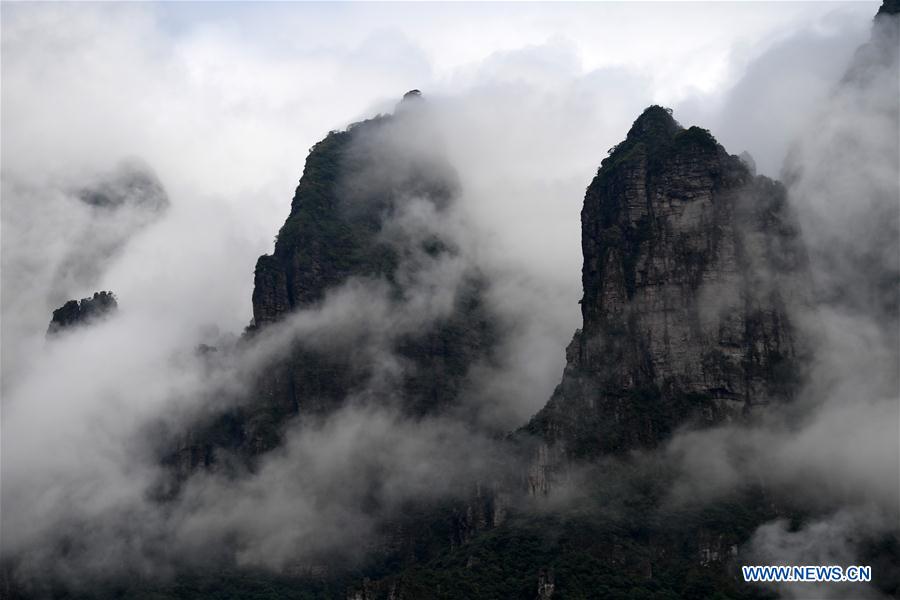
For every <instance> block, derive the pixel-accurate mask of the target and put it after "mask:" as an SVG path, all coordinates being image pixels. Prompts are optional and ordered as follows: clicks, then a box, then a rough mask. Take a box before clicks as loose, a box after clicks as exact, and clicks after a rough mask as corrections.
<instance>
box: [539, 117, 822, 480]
mask: <svg viewBox="0 0 900 600" xmlns="http://www.w3.org/2000/svg"><path fill="white" fill-rule="evenodd" d="M581 219H582V250H583V254H584V266H583V269H582V281H583V286H584V297H583V299H582V301H581V309H582V316H583V323H584V324H583V327H582V329H580V330H579V331H577V332H576V333H575V336H574V338H573V340H572V342H571V344H570V345H569V347H568V349H567V351H566V368H565V373H564V375H563V380H562V383H561V384H560V385H559V387H558V388H557V389H556V391H555V392H554V394H553V397H552V398H551V400H550V401H549V403H548V404H547V406H546V407H545V408H544V409H543V410H542V411H541V412H540V413H539V414H538V415H537V416H536V417H535V418H534V419H533V420H532V422H531V423H530V424H529V425H528V427H527V429H528V430H530V431H532V432H534V433H539V434H540V435H541V436H542V437H543V438H544V439H545V440H547V441H548V442H549V443H550V444H551V445H552V444H556V443H559V445H558V447H557V448H554V449H544V450H543V452H544V453H547V452H550V453H551V454H553V453H557V454H558V453H565V454H568V455H570V456H573V457H577V456H583V455H589V454H597V453H604V452H617V451H625V450H628V449H631V448H635V447H640V446H652V445H654V444H656V443H657V442H659V441H660V440H661V439H663V438H664V437H665V436H666V435H668V434H669V433H670V432H671V431H672V429H673V428H674V427H676V426H678V425H680V424H682V423H685V422H688V421H690V420H692V419H693V420H697V421H699V422H719V421H722V420H725V419H732V418H738V417H740V416H742V415H744V414H746V413H747V412H748V411H750V410H751V409H752V408H753V407H754V406H757V405H764V404H767V403H769V402H773V401H774V402H781V401H785V400H788V399H789V398H790V397H791V394H792V392H793V388H794V384H795V382H796V378H797V375H798V366H799V364H798V347H797V342H796V340H795V336H794V333H793V329H792V326H791V323H790V320H789V318H788V316H787V313H786V310H785V303H786V301H796V300H797V299H798V298H797V297H796V296H797V294H796V293H795V291H794V290H798V289H802V284H803V277H804V275H803V273H804V270H803V268H804V262H805V259H804V254H803V251H802V248H801V245H800V243H799V240H798V233H797V230H796V228H795V226H794V224H793V222H792V219H791V216H790V215H789V214H788V211H787V207H786V203H785V192H784V189H783V187H782V186H781V185H780V184H779V183H777V182H774V181H771V180H769V179H767V178H765V177H762V176H755V175H753V174H752V171H751V169H750V168H749V167H748V165H747V164H745V162H744V161H742V160H741V159H739V158H738V157H736V156H730V155H729V154H728V153H727V152H726V151H725V150H724V149H723V148H722V147H721V146H720V145H719V144H718V143H717V142H716V140H715V139H714V138H713V137H712V136H711V135H710V134H709V132H708V131H706V130H703V129H700V128H697V127H691V128H690V129H683V128H682V127H681V126H680V125H678V123H676V122H675V120H674V119H673V118H672V116H671V114H670V113H669V111H668V110H666V109H664V108H661V107H658V106H652V107H650V108H648V109H647V110H646V111H645V112H644V113H643V114H642V115H641V116H640V117H639V118H638V119H637V120H636V121H635V122H634V125H633V126H632V128H631V130H630V131H629V133H628V136H627V137H626V139H625V141H624V142H622V143H621V144H619V145H618V146H616V147H615V148H613V149H612V150H611V151H610V155H609V156H608V157H607V158H606V159H604V160H603V162H602V164H601V167H600V169H599V170H598V172H597V175H596V177H595V178H594V180H593V181H592V182H591V184H590V186H588V188H587V192H586V194H585V200H584V208H583V210H582V214H581ZM548 461H550V462H552V457H545V460H544V462H545V463H546V462H548ZM539 462H540V461H539ZM539 487H540V486H539Z"/></svg>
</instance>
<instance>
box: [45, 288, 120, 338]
mask: <svg viewBox="0 0 900 600" xmlns="http://www.w3.org/2000/svg"><path fill="white" fill-rule="evenodd" d="M118 307H119V305H118V302H116V296H115V294H113V293H112V292H94V296H93V297H92V298H82V299H81V300H80V301H79V300H69V301H68V302H66V303H65V304H63V305H62V306H60V307H59V308H57V309H56V310H54V311H53V318H52V319H51V320H50V327H49V328H48V329H47V335H54V334H56V333H59V332H60V331H62V330H64V329H70V328H72V327H75V326H77V325H87V324H89V323H92V322H95V321H97V320H98V319H101V318H103V317H105V316H107V315H109V314H111V313H113V312H115V311H116V310H117V309H118Z"/></svg>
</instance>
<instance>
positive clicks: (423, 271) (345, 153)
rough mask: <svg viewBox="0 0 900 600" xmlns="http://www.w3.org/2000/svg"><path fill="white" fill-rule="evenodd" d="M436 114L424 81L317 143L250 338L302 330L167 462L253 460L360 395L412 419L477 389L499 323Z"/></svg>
mask: <svg viewBox="0 0 900 600" xmlns="http://www.w3.org/2000/svg"><path fill="white" fill-rule="evenodd" d="M427 110H428V105H427V101H426V100H425V99H423V98H422V97H421V93H419V92H418V90H413V91H411V92H409V93H407V94H406V95H405V96H404V98H403V100H402V101H401V102H400V104H399V105H398V107H397V110H396V111H395V114H393V115H380V116H378V117H376V118H374V119H370V120H367V121H362V122H359V123H354V124H352V125H350V126H349V127H348V128H347V129H346V130H345V131H332V132H331V133H329V134H328V136H326V137H325V139H323V140H322V141H320V142H319V143H317V144H316V145H315V146H313V148H312V149H311V151H310V154H309V156H308V158H307V160H306V166H305V168H304V171H303V176H302V178H301V179H300V182H299V184H298V186H297V189H296V191H295V193H294V197H293V200H292V202H291V211H290V214H289V215H288V218H287V220H286V221H285V223H284V225H283V226H282V227H281V229H280V231H279V232H278V236H277V238H276V243H275V248H274V251H273V252H272V254H267V255H264V256H261V257H260V258H259V260H258V261H257V264H256V269H255V273H254V287H253V296H252V301H253V322H252V324H251V326H250V327H248V329H247V331H246V333H245V342H249V341H251V340H257V341H258V340H261V339H264V338H265V337H266V336H268V335H273V334H274V335H276V336H277V335H284V334H285V333H286V332H287V334H288V337H289V338H290V339H289V340H288V341H287V342H286V345H285V346H284V347H281V348H279V350H278V352H275V353H273V354H272V355H271V356H270V358H268V359H267V360H265V361H264V363H263V364H261V365H260V366H259V368H257V369H256V373H255V375H254V379H255V382H256V383H255V384H254V385H253V388H252V389H251V390H250V392H249V393H248V394H246V395H245V397H244V398H242V399H240V400H239V402H238V406H237V408H234V409H229V410H228V411H226V412H225V413H223V414H222V416H221V417H220V418H219V419H218V420H216V421H215V422H214V423H212V424H208V425H204V424H202V423H201V424H200V425H199V426H198V427H196V428H193V429H192V430H191V431H190V432H189V434H188V435H187V436H185V437H184V438H183V440H182V442H180V444H179V448H178V449H177V451H176V452H175V453H174V454H171V455H169V456H168V457H167V458H166V461H167V462H170V463H174V464H176V465H177V469H178V471H179V472H181V473H182V474H183V475H185V476H186V475H187V474H189V473H190V472H191V471H192V470H193V469H195V468H197V467H199V466H204V465H205V466H210V465H212V464H213V463H215V462H216V460H217V458H216V456H217V455H221V453H222V451H227V452H228V453H232V454H234V453H236V454H238V455H240V456H243V457H245V458H248V459H249V460H252V459H253V457H256V456H259V455H261V454H263V453H265V452H267V451H269V450H271V449H273V448H276V447H277V446H278V445H279V443H280V441H281V439H282V432H283V429H284V428H285V427H286V426H288V425H289V424H291V423H296V422H297V421H298V420H303V419H306V420H309V419H317V418H324V417H327V416H328V415H330V414H333V413H334V412H335V411H336V410H338V409H340V408H341V407H343V406H346V405H348V404H352V403H356V404H363V405H366V404H375V405H379V406H387V407H391V408H394V409H396V410H398V411H399V412H400V413H401V414H403V415H405V416H407V417H410V418H421V417H425V416H429V415H432V416H433V415H439V414H443V413H446V412H448V411H451V410H453V409H454V407H455V406H456V405H458V403H459V401H460V398H461V397H462V396H463V395H464V394H465V392H466V388H467V382H468V377H469V371H470V368H471V367H472V366H473V365H476V364H489V363H490V362H491V360H492V353H493V351H494V348H495V347H496V345H497V343H498V338H499V336H500V333H499V329H500V319H499V317H497V316H496V315H494V314H492V312H491V310H490V308H489V307H488V306H487V305H486V303H485V300H484V288H485V286H486V285H487V282H486V280H485V278H484V275H483V274H482V273H481V272H480V270H479V269H478V267H477V266H476V265H475V264H474V263H472V262H471V260H469V259H468V258H467V256H466V255H465V252H464V248H463V247H462V246H461V243H462V242H461V241H460V240H459V239H458V238H459V235H458V233H457V231H456V230H455V229H454V227H453V222H452V218H451V216H450V215H449V213H450V212H451V209H452V205H453V203H454V202H455V199H456V196H457V195H458V193H459V183H458V180H457V176H456V173H455V171H454V170H453V168H452V166H451V165H450V164H448V163H447V162H446V159H445V158H444V157H443V155H442V154H441V151H440V148H439V139H437V138H436V135H435V134H434V132H432V131H431V130H430V128H429V126H428V121H427V118H428V115H427ZM336 297H337V298H341V299H342V300H341V301H340V302H337V303H334V302H332V303H331V304H329V302H327V301H326V300H333V299H334V298H336ZM342 302H343V303H344V304H342V305H346V314H340V315H335V316H334V319H331V320H330V323H331V324H330V325H327V326H323V327H324V329H323V327H318V326H313V327H312V330H310V331H306V332H305V333H304V332H302V331H301V329H302V326H299V325H295V324H292V321H291V317H292V315H296V314H297V313H298V311H303V314H304V315H307V316H309V315H315V314H317V311H321V310H328V309H329V307H331V306H335V305H336V304H341V303H342ZM323 307H324V308H323ZM368 310H372V311H377V312H378V315H377V320H376V316H375V315H373V316H372V318H371V319H366V318H365V313H366V311H368ZM312 318H313V319H315V317H314V316H313V317H312ZM358 319H362V320H361V321H360V320H358ZM378 320H384V321H390V322H391V324H392V326H391V328H390V329H388V330H385V329H384V328H383V327H381V325H380V324H379V322H378ZM295 328H296V333H293V334H292V333H291V332H292V331H293V330H294V329H295ZM326 329H327V331H326Z"/></svg>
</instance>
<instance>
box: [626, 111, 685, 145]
mask: <svg viewBox="0 0 900 600" xmlns="http://www.w3.org/2000/svg"><path fill="white" fill-rule="evenodd" d="M681 129H682V127H681V125H679V124H678V121H676V120H675V119H674V118H673V117H672V109H671V108H665V107H663V106H659V105H656V104H654V105H652V106H648V107H647V108H646V109H644V112H642V113H641V116H639V117H638V118H637V119H636V120H635V122H634V123H633V124H632V125H631V129H630V130H629V131H628V136H627V137H626V139H627V140H629V141H631V140H644V141H652V140H658V139H660V138H671V137H672V136H674V135H675V134H676V133H678V132H679V131H681Z"/></svg>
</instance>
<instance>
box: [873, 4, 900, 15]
mask: <svg viewBox="0 0 900 600" xmlns="http://www.w3.org/2000/svg"><path fill="white" fill-rule="evenodd" d="M897 13H900V0H884V2H882V3H881V6H880V7H879V8H878V12H877V13H875V18H878V17H879V16H880V15H896V14H897Z"/></svg>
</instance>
